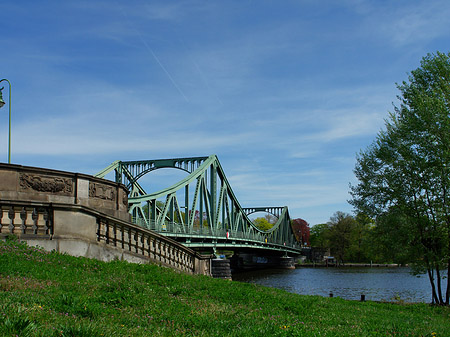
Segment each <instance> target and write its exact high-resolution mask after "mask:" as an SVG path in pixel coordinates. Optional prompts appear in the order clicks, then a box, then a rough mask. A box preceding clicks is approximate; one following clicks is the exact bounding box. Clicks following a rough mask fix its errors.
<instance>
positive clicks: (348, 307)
mask: <svg viewBox="0 0 450 337" xmlns="http://www.w3.org/2000/svg"><path fill="white" fill-rule="evenodd" d="M449 318H450V309H449V308H443V307H431V306H429V305H426V304H417V305H400V304H389V303H375V302H365V303H361V302H354V301H345V300H342V299H339V298H322V297H318V296H299V295H295V294H290V293H287V292H285V291H281V290H276V289H271V288H265V287H261V286H255V285H251V284H245V283H239V282H230V281H224V280H216V279H211V278H208V277H205V276H189V275H184V274H179V273H176V272H173V271H172V270H169V269H166V268H161V267H158V266H155V265H137V264H129V263H125V262H119V261H115V262H111V263H102V262H99V261H95V260H89V259H85V258H74V257H71V256H67V255H60V254H57V253H47V252H44V251H42V250H40V249H36V248H31V247H27V246H26V245H24V244H19V243H18V242H15V241H8V242H6V243H5V242H0V335H1V336H16V335H18V336H180V335H185V336H394V335H396V336H450V320H449Z"/></svg>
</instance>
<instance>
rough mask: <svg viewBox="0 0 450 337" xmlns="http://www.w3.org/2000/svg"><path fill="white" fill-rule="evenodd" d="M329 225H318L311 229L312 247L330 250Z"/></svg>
mask: <svg viewBox="0 0 450 337" xmlns="http://www.w3.org/2000/svg"><path fill="white" fill-rule="evenodd" d="M328 234H329V228H328V224H326V223H323V224H317V225H314V226H312V227H311V230H310V237H309V240H310V243H311V247H317V248H330V240H329V235H328Z"/></svg>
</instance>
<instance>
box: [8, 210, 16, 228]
mask: <svg viewBox="0 0 450 337" xmlns="http://www.w3.org/2000/svg"><path fill="white" fill-rule="evenodd" d="M15 217H16V212H15V211H14V207H12V206H11V207H10V208H9V211H8V218H9V232H10V233H14V218H15Z"/></svg>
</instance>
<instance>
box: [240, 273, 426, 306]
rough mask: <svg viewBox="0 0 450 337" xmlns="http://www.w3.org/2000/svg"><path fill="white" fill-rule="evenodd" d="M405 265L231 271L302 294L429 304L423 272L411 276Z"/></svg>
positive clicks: (248, 278)
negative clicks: (391, 266)
mask: <svg viewBox="0 0 450 337" xmlns="http://www.w3.org/2000/svg"><path fill="white" fill-rule="evenodd" d="M410 271H411V270H410V269H409V268H406V267H396V268H379V267H376V268H375V267H373V268H370V267H368V268H355V267H349V268H345V267H343V268H297V269H295V270H264V271H256V272H245V273H240V274H233V280H235V281H243V282H249V283H256V284H260V285H264V286H268V287H274V288H280V289H284V290H287V291H289V292H292V293H297V294H301V295H320V296H329V294H330V293H333V295H334V296H335V297H342V298H345V299H350V300H359V299H360V298H361V294H364V295H365V297H366V300H372V301H391V302H393V301H397V300H402V301H405V302H425V303H431V287H430V284H429V280H428V277H427V276H426V275H420V276H413V275H411V274H410Z"/></svg>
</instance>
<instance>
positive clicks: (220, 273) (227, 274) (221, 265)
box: [211, 259, 231, 280]
mask: <svg viewBox="0 0 450 337" xmlns="http://www.w3.org/2000/svg"><path fill="white" fill-rule="evenodd" d="M211 276H212V277H214V278H221V279H226V280H231V267H230V260H228V259H212V260H211Z"/></svg>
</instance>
